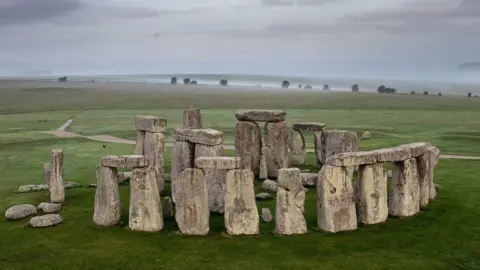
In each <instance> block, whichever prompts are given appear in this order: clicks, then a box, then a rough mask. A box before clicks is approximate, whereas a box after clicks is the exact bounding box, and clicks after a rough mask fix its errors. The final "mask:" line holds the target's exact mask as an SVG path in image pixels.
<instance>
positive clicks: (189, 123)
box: [183, 109, 203, 128]
mask: <svg viewBox="0 0 480 270" xmlns="http://www.w3.org/2000/svg"><path fill="white" fill-rule="evenodd" d="M202 127H203V123H202V113H201V112H200V109H187V110H185V111H183V128H202Z"/></svg>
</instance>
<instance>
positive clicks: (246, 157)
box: [235, 121, 262, 176]
mask: <svg viewBox="0 0 480 270" xmlns="http://www.w3.org/2000/svg"><path fill="white" fill-rule="evenodd" d="M261 143H262V140H261V133H260V127H259V126H258V125H257V123H255V122H247V121H240V122H237V126H236V135H235V155H236V156H237V157H239V158H241V159H242V166H241V167H240V168H242V169H250V170H252V172H253V174H254V175H255V176H258V175H259V174H260V155H261V147H262V145H261Z"/></svg>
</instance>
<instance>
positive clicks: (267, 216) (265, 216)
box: [262, 208, 273, 223]
mask: <svg viewBox="0 0 480 270" xmlns="http://www.w3.org/2000/svg"><path fill="white" fill-rule="evenodd" d="M262 220H263V221H264V222H266V223H270V222H272V220H273V217H272V212H270V209H268V208H262Z"/></svg>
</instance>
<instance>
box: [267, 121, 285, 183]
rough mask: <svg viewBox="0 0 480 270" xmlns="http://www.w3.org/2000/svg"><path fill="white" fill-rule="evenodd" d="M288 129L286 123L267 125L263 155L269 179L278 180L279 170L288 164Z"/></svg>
mask: <svg viewBox="0 0 480 270" xmlns="http://www.w3.org/2000/svg"><path fill="white" fill-rule="evenodd" d="M287 133H288V128H287V125H286V124H285V122H276V123H266V124H265V134H264V141H265V144H264V145H263V148H264V149H263V154H264V156H265V162H266V165H267V174H268V177H269V178H277V176H278V170H280V169H282V168H285V167H286V166H287V163H288V156H287V154H288V134H287Z"/></svg>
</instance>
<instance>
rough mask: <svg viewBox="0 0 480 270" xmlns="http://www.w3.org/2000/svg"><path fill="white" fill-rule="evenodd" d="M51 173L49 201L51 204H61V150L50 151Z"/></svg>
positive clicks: (62, 190)
mask: <svg viewBox="0 0 480 270" xmlns="http://www.w3.org/2000/svg"><path fill="white" fill-rule="evenodd" d="M52 156H53V158H52V171H51V175H50V185H49V190H50V201H51V202H52V203H62V202H64V201H65V187H64V183H63V151H62V149H53V151H52Z"/></svg>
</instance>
